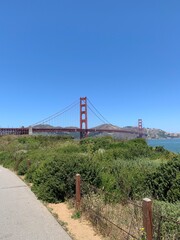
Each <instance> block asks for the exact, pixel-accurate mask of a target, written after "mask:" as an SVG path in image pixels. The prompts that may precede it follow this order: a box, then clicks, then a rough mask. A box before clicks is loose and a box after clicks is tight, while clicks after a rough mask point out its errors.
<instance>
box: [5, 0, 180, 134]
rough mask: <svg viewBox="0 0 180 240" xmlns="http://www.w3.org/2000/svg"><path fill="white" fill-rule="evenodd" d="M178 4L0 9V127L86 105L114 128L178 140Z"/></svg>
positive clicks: (10, 5) (8, 5) (70, 2)
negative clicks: (82, 101) (139, 128)
mask: <svg viewBox="0 0 180 240" xmlns="http://www.w3.org/2000/svg"><path fill="white" fill-rule="evenodd" d="M179 13H180V1H179V0H171V1H170V0H158V1H157V0H127V1H122V0H111V1H110V0H91V1H84V0H76V1H74V0H31V1H24V0H16V1H14V0H2V1H0V87H1V94H0V127H19V126H29V125H31V124H33V123H35V122H38V121H40V120H41V119H43V118H45V117H48V116H49V115H52V114H53V113H55V112H57V111H60V110H61V109H63V108H64V107H66V106H68V105H69V104H71V103H72V102H74V101H76V100H77V99H79V98H80V97H85V96H86V97H88V98H89V99H90V100H91V102H92V103H93V104H94V106H95V107H96V108H97V109H98V110H99V111H100V112H101V114H102V115H103V116H104V117H105V118H106V119H108V121H109V122H111V123H112V124H114V125H118V126H127V125H128V126H129V125H132V126H134V125H136V124H137V120H138V118H142V119H143V126H144V127H149V128H160V129H163V130H165V131H168V132H180V108H179V106H180V14H179Z"/></svg>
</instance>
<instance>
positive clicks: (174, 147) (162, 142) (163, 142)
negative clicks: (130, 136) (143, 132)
mask: <svg viewBox="0 0 180 240" xmlns="http://www.w3.org/2000/svg"><path fill="white" fill-rule="evenodd" d="M147 143H148V145H149V146H152V147H156V146H162V147H164V148H165V149H167V150H169V151H171V152H175V153H180V138H172V139H148V140H147Z"/></svg>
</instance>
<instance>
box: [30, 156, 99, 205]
mask: <svg viewBox="0 0 180 240" xmlns="http://www.w3.org/2000/svg"><path fill="white" fill-rule="evenodd" d="M76 173H79V174H81V176H82V179H83V180H84V184H85V183H86V182H88V183H92V184H93V185H96V186H98V184H99V181H100V180H99V178H98V172H97V168H96V165H95V164H94V163H92V162H89V159H88V157H87V156H83V155H80V154H72V155H61V156H58V157H56V158H54V159H52V160H49V161H44V162H43V163H42V164H41V165H40V166H39V168H38V169H37V170H36V171H35V172H34V174H33V184H34V186H33V190H34V191H35V192H36V193H37V196H38V197H39V198H40V199H42V200H44V201H47V202H57V201H63V200H64V199H65V198H68V197H73V195H74V193H75V175H76Z"/></svg>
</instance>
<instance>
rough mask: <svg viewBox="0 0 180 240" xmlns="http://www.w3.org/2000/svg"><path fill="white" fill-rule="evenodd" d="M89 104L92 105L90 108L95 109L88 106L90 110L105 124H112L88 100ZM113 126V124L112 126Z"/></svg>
mask: <svg viewBox="0 0 180 240" xmlns="http://www.w3.org/2000/svg"><path fill="white" fill-rule="evenodd" d="M88 103H89V104H90V106H91V107H92V108H93V109H94V110H93V109H92V108H91V107H90V106H89V104H88V109H89V110H90V111H91V112H92V113H93V114H94V115H95V116H96V117H97V118H98V119H99V120H100V121H102V122H103V123H105V124H107V123H108V124H111V123H110V122H109V121H108V120H107V119H106V118H105V117H104V116H103V115H102V114H101V113H100V112H99V111H98V109H97V108H96V107H95V106H94V105H93V104H92V102H91V101H90V100H89V98H88ZM111 125H112V124H111Z"/></svg>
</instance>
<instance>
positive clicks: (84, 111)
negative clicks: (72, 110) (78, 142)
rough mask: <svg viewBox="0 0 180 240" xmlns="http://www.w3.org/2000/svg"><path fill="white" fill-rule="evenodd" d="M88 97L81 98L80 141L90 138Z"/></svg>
mask: <svg viewBox="0 0 180 240" xmlns="http://www.w3.org/2000/svg"><path fill="white" fill-rule="evenodd" d="M87 123H88V117H87V97H82V98H80V129H81V132H80V139H82V138H85V137H87V136H88V131H87V129H88V124H87Z"/></svg>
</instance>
